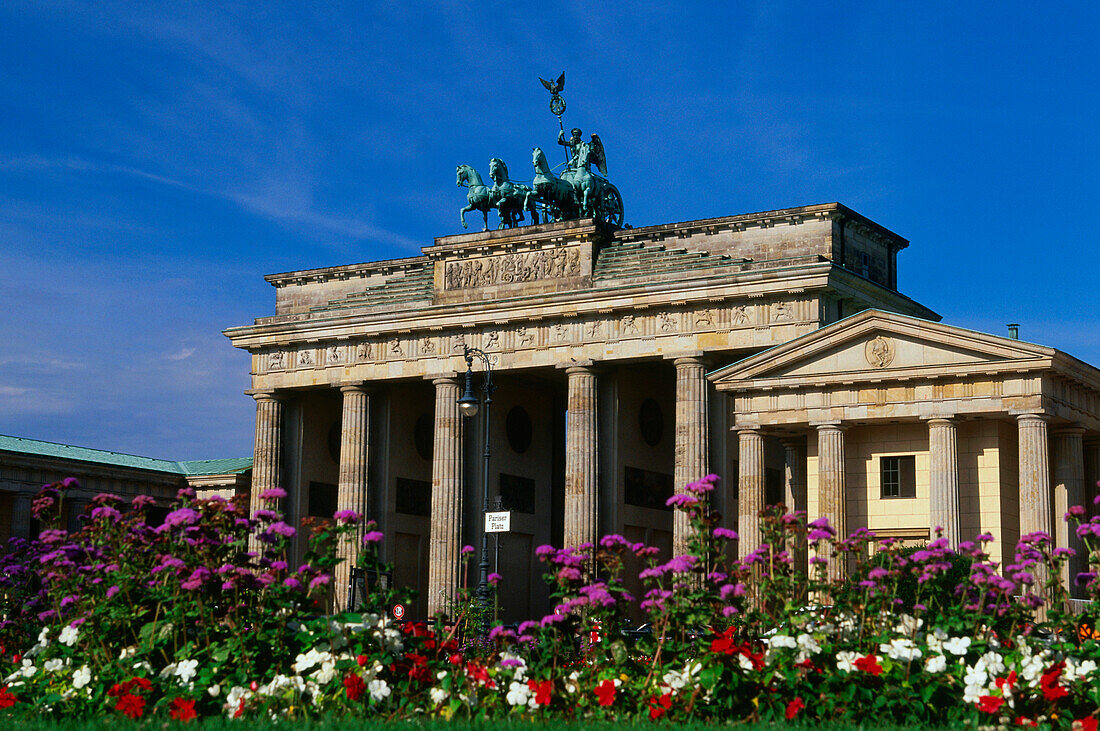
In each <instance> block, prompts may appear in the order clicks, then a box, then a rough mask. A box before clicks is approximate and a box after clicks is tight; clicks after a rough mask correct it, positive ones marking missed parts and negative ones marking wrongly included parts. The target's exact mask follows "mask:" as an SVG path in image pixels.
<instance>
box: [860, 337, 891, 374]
mask: <svg viewBox="0 0 1100 731" xmlns="http://www.w3.org/2000/svg"><path fill="white" fill-rule="evenodd" d="M863 355H864V357H865V358H867V363H868V364H870V365H871V366H873V367H875V368H885V367H886V366H888V365H890V363H892V362H893V360H894V346H893V344H892V343H891V342H890V341H889V340H887V339H886V338H884V337H882V336H881V335H879V336H878V337H876V338H874V339H873V340H868V341H867V345H865V346H864V348H863Z"/></svg>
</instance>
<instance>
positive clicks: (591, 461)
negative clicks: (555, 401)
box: [564, 365, 600, 548]
mask: <svg viewBox="0 0 1100 731" xmlns="http://www.w3.org/2000/svg"><path fill="white" fill-rule="evenodd" d="M565 373H566V376H567V378H568V379H569V388H568V396H567V402H566V412H567V418H566V428H565V537H564V543H565V546H566V547H567V548H572V547H576V546H579V545H581V544H582V543H595V542H596V539H597V537H598V536H597V535H596V533H597V531H598V530H599V492H598V482H597V475H598V474H599V464H600V460H599V442H598V440H597V426H596V405H597V403H596V401H597V399H596V396H597V394H596V373H595V371H594V370H593V369H592V366H591V365H574V366H570V367H568V368H566V369H565Z"/></svg>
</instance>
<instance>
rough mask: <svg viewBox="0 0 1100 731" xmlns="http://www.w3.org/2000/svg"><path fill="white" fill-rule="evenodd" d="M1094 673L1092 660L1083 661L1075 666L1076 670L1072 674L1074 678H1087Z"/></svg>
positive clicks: (1094, 666)
mask: <svg viewBox="0 0 1100 731" xmlns="http://www.w3.org/2000/svg"><path fill="white" fill-rule="evenodd" d="M1094 672H1096V663H1095V662H1093V661H1092V660H1085V661H1083V662H1081V663H1078V664H1077V670H1076V672H1075V673H1074V677H1075V678H1087V677H1088V676H1090V675H1092V674H1093V673H1094Z"/></svg>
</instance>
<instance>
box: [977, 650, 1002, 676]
mask: <svg viewBox="0 0 1100 731" xmlns="http://www.w3.org/2000/svg"><path fill="white" fill-rule="evenodd" d="M978 662H980V663H981V664H982V666H983V667H984V668H985V670H986V672H988V673H989V674H990V675H1000V674H1001V673H1003V672H1004V671H1005V661H1004V658H1002V657H1001V656H1000V655H998V654H997V653H996V652H992V651H990V652H987V653H985V654H984V655H982V656H981V658H979V659H978Z"/></svg>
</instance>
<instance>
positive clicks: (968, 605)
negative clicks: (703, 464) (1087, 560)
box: [0, 477, 1100, 729]
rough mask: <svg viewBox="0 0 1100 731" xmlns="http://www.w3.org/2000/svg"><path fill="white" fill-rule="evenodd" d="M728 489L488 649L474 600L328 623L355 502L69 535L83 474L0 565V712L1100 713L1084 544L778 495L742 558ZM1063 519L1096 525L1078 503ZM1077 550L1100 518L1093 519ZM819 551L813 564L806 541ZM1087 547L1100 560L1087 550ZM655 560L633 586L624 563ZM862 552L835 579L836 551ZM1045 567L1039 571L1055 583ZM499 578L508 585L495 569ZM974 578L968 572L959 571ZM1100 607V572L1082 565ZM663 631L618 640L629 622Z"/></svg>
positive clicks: (965, 716) (1098, 531)
mask: <svg viewBox="0 0 1100 731" xmlns="http://www.w3.org/2000/svg"><path fill="white" fill-rule="evenodd" d="M716 479H717V478H714V477H708V478H707V479H705V480H702V481H700V482H697V483H693V484H691V485H688V486H687V488H686V491H685V492H684V493H683V494H681V495H678V496H676V497H674V498H673V500H672V501H671V502H672V503H673V504H674V505H675V506H676V508H677V509H678V510H682V511H684V512H686V513H687V515H688V517H689V519H690V521H691V523H692V525H693V526H694V528H695V532H694V535H693V537H692V539H691V541H690V547H689V552H688V554H687V555H684V556H676V557H672V558H671V559H669V560H667V561H662V560H661V559H660V557H659V556H658V552H657V551H656V549H654V548H652V547H649V546H644V545H641V544H631V543H629V542H628V541H626V540H625V539H623V538H622V537H621V536H615V535H610V536H605V537H603V538H602V539H601V541H600V543H599V545H598V546H580V547H576V548H566V549H557V548H554V547H551V546H542V547H540V548H539V549H538V555H539V557H540V558H541V559H542V561H543V562H544V564H545V565H546V569H547V580H548V581H549V582H551V585H552V587H553V592H552V595H553V600H554V605H555V609H554V611H552V612H551V613H550V614H548V615H547V616H545V617H542V618H538V619H533V620H531V621H528V622H524V623H522V624H520V625H519V626H518V627H514V628H505V627H501V626H496V627H493V628H492V629H491V630H490V631H489V632H488V633H486V635H485V636H484V637H479V636H478V634H477V632H476V628H477V627H479V626H481V621H482V620H483V619H485V618H483V617H480V616H478V613H477V609H476V605H475V603H474V602H473V601H472V597H471V596H470V595H469V594H468V593H467V592H465V591H464V592H463V594H462V595H461V596H460V597H459V598H458V601H457V602H456V604H455V606H454V607H453V608H452V612H451V616H452V617H453V618H454V619H455V620H456V621H455V622H453V623H444V622H443V621H442V619H437V620H436V621H435V622H433V623H432V624H423V623H421V624H416V623H406V624H397V623H395V622H393V621H392V620H390V619H389V618H388V616H387V612H386V610H387V608H388V607H390V606H392V605H393V604H394V603H395V602H399V601H404V600H407V594H406V593H405V592H404V591H403V590H400V589H393V590H383V589H380V588H376V587H368V592H367V607H366V608H365V610H364V611H363V612H362V613H361V614H344V615H336V616H326V615H325V614H323V608H324V607H325V606H326V605H327V602H328V597H329V594H330V592H331V591H332V576H333V571H334V568H335V566H336V563H337V558H336V547H337V545H338V543H339V542H340V541H347V540H355V536H356V535H358V533H359V531H360V530H363V539H362V540H363V547H364V550H363V551H362V552H361V567H362V568H363V569H365V571H364V573H365V574H366V575H367V576H378V575H380V574H381V572H383V571H385V570H387V568H388V567H386V566H380V565H379V564H378V561H377V558H378V553H377V547H378V545H379V543H380V541H381V540H382V536H381V534H380V533H378V532H377V531H376V530H374V529H373V527H372V526H366V527H364V526H359V525H358V523H359V520H360V517H359V516H358V515H356V514H354V513H350V512H346V511H345V512H341V513H337V514H336V516H334V519H333V520H330V521H317V522H315V523H313V524H307V525H305V526H303V527H302V529H303V530H308V531H309V532H310V537H309V538H310V540H309V545H310V548H309V551H308V553H307V556H306V559H305V561H304V562H303V563H302V564H301V565H298V566H291V565H290V564H289V563H288V560H287V546H288V543H289V540H290V538H291V537H293V535H294V533H295V530H296V529H295V528H294V527H292V526H290V525H288V524H286V523H285V522H284V521H283V519H282V514H281V513H280V512H279V510H278V505H279V503H280V501H281V500H282V499H283V498H285V493H284V492H283V491H282V490H271V491H268V492H267V493H265V494H264V495H263V496H262V498H263V500H264V502H265V507H264V509H262V510H259V511H257V512H256V514H255V515H253V516H249V515H248V514H247V508H246V504H245V502H243V501H225V500H222V499H219V498H212V499H207V500H198V499H195V497H194V494H193V493H191V492H190V491H187V490H184V491H181V493H180V496H179V500H178V504H177V505H176V506H174V507H175V509H174V510H173V511H172V512H171V513H170V514H169V515H168V517H167V518H166V519H165V520H164V522H163V523H162V524H161V525H159V526H152V525H149V524H147V522H146V520H145V511H146V510H147V508H148V507H149V501H148V500H147V499H145V498H137V499H135V500H134V501H133V503H131V504H129V505H124V504H122V502H121V501H120V500H119V499H118V498H115V497H113V496H110V495H101V496H99V497H98V498H96V500H95V501H93V505H92V507H91V512H90V514H89V516H88V520H87V522H86V525H85V527H84V528H83V529H82V530H81V531H79V532H77V533H72V534H70V533H67V532H65V531H62V530H60V529H58V528H57V527H56V524H57V520H56V516H58V515H63V514H64V511H63V505H62V503H63V502H64V495H65V492H66V490H67V489H68V488H70V487H71V486H72V485H71V483H69V484H66V483H60V484H57V485H51V486H47V487H46V488H44V489H43V491H42V492H41V493H40V495H39V496H38V498H37V499H36V500H35V504H34V510H35V514H36V516H37V517H38V518H39V520H40V521H42V523H43V525H44V526H46V527H45V529H44V530H43V531H42V532H41V535H40V537H39V539H38V540H36V541H32V542H26V541H13V542H12V545H11V550H10V551H9V553H8V554H7V555H6V556H5V557H4V558H3V559H2V566H0V568H2V575H3V577H2V579H0V581H2V586H0V588H2V590H3V592H4V596H3V605H2V607H0V609H2V611H3V616H4V619H3V621H2V622H0V644H2V647H0V656H2V657H0V678H3V680H2V681H0V687H2V690H0V719H2V718H5V717H6V718H30V717H38V716H54V717H68V718H87V717H94V716H105V717H112V716H113V717H128V718H131V719H144V718H149V717H156V718H166V719H178V720H182V721H187V720H190V719H194V718H199V717H213V716H218V717H222V718H225V719H255V718H282V717H288V718H309V717H319V716H323V717H325V718H331V717H333V716H341V715H347V716H359V717H365V718H376V719H400V718H411V717H439V718H444V719H455V718H484V719H503V718H512V719H520V718H523V719H557V720H584V719H588V720H607V719H633V720H641V721H645V722H649V721H653V722H658V723H666V722H675V723H684V722H693V721H703V722H727V723H734V722H744V721H761V720H762V721H775V722H779V723H786V722H788V721H795V722H803V721H821V722H829V723H850V722H859V721H864V720H866V719H867V718H874V719H876V721H878V722H881V723H897V724H924V725H941V724H942V725H956V724H960V723H970V724H974V725H982V726H999V725H1034V724H1048V725H1051V726H1054V727H1063V728H1070V727H1074V728H1084V729H1095V728H1096V717H1097V713H1098V709H1100V683H1098V682H1097V680H1098V679H1100V676H1098V675H1097V662H1098V661H1100V643H1098V642H1097V639H1096V638H1095V637H1094V636H1093V634H1092V633H1091V632H1088V631H1082V630H1083V629H1085V630H1087V629H1088V628H1090V627H1092V626H1094V625H1093V624H1092V622H1093V621H1094V620H1095V614H1096V612H1097V610H1096V604H1095V603H1092V604H1088V605H1087V609H1086V613H1085V614H1084V615H1080V616H1075V615H1072V614H1070V613H1069V612H1068V611H1067V604H1068V596H1067V593H1066V591H1065V590H1064V588H1062V587H1061V586H1060V585H1059V582H1058V581H1056V580H1054V578H1051V577H1058V576H1060V575H1061V572H1062V567H1063V565H1064V564H1065V562H1066V561H1067V560H1068V556H1069V554H1070V552H1069V551H1068V550H1067V549H1052V548H1051V541H1050V538H1049V536H1046V535H1043V534H1033V535H1029V536H1025V537H1024V538H1023V539H1022V540H1021V541H1020V544H1019V546H1018V547H1017V555H1016V561H1015V562H1014V563H1013V564H1012V565H1011V566H1003V567H1002V566H998V565H997V564H996V563H994V562H993V561H991V560H990V557H989V554H988V553H987V551H986V548H987V547H988V545H989V544H990V542H992V540H993V537H992V536H989V535H983V536H979V537H978V538H977V539H976V540H975V541H974V542H964V543H962V544H961V545H960V546H958V547H957V549H954V550H953V549H952V548H950V547H949V546H948V545H947V542H946V540H944V539H942V538H936V539H935V540H933V541H931V542H930V543H929V544H928V545H927V546H924V547H922V548H920V549H918V550H912V549H909V550H903V549H902V548H900V547H897V546H890V545H889V541H883V542H880V543H879V545H880V546H881V545H882V544H884V543H885V544H886V548H885V550H883V551H879V552H878V553H876V554H875V555H874V556H873V557H872V558H868V556H869V555H870V551H869V546H870V544H871V542H872V539H873V535H872V534H871V533H869V532H868V531H866V530H860V531H856V532H855V533H854V534H852V535H851V536H848V537H845V538H843V539H840V538H837V537H835V536H834V535H833V530H832V528H831V527H830V526H829V525H828V523H827V522H826V521H824V520H818V521H814V522H812V523H810V524H809V525H807V524H806V523H805V520H804V518H803V517H802V516H800V515H797V514H786V513H784V511H783V510H782V508H781V507H773V508H769V509H767V510H765V511H764V512H763V513H762V514H761V530H762V543H761V546H760V548H759V550H757V551H756V552H755V553H753V554H752V555H750V556H748V557H747V558H745V559H744V560H742V561H735V560H733V559H731V558H730V556H731V555H733V554H734V553H735V549H736V541H737V536H736V534H735V533H734V532H733V531H730V530H728V529H724V528H721V527H718V526H717V525H716V524H717V516H715V515H714V514H713V513H712V512H711V511H710V510H709V509H708V496H709V494H710V492H711V490H712V489H713V486H714V483H715V480H716ZM1066 519H1067V520H1073V521H1083V520H1084V511H1083V510H1082V509H1080V508H1074V509H1071V513H1070V514H1068V515H1067V516H1066ZM1078 535H1081V536H1082V538H1083V540H1084V541H1085V543H1086V545H1089V546H1090V548H1091V543H1090V541H1092V540H1093V539H1094V538H1095V537H1096V536H1098V535H1100V518H1093V519H1092V520H1091V521H1090V522H1084V523H1083V524H1081V525H1079V527H1078ZM801 551H806V552H808V554H809V555H810V557H811V558H810V560H809V575H803V574H801V573H799V572H798V571H796V570H795V569H794V568H793V562H792V559H791V556H792V555H795V554H796V553H799V552H801ZM1090 557H1091V558H1093V559H1096V555H1095V554H1093V553H1092V552H1091V550H1090ZM638 558H641V559H642V561H643V562H644V564H645V568H644V569H643V570H642V571H641V572H640V574H639V581H640V585H641V586H642V587H643V588H642V591H641V595H640V596H637V597H634V596H631V595H630V594H629V593H628V592H627V590H626V588H625V584H624V576H623V574H624V570H625V566H626V565H628V564H633V563H634V562H635V561H636V560H637V559H638ZM830 560H832V561H843V562H845V563H846V564H847V568H848V571H847V574H848V576H849V577H850V579H848V580H846V581H840V580H837V581H834V582H830V581H829V580H828V578H827V572H826V564H827V562H828V561H830ZM1044 577H1046V578H1045V579H1044ZM494 578H497V577H494ZM959 578H961V580H959ZM1078 580H1079V582H1080V583H1081V585H1082V586H1083V587H1084V591H1085V592H1086V593H1087V595H1088V596H1089V598H1095V596H1096V594H1097V592H1098V591H1100V585H1098V581H1097V578H1096V572H1095V562H1094V563H1093V564H1092V565H1091V567H1090V571H1088V572H1085V573H1083V574H1081V575H1080V576H1079V577H1078ZM639 613H640V614H641V615H644V616H645V617H646V618H647V619H648V621H649V623H650V627H651V630H652V631H650V632H648V633H639V634H634V635H627V634H624V633H623V632H621V631H620V630H621V629H622V628H625V627H627V626H630V625H631V624H632V622H631V621H630V620H631V618H632V617H637V616H638V615H639Z"/></svg>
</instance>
